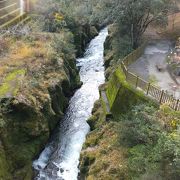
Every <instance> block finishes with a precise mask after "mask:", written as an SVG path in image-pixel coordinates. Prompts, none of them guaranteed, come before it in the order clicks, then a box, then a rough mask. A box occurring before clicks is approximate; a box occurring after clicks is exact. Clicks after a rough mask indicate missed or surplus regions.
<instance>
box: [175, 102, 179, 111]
mask: <svg viewBox="0 0 180 180" xmlns="http://www.w3.org/2000/svg"><path fill="white" fill-rule="evenodd" d="M178 104H179V99H177V102H176V107H175V111H177V110H178Z"/></svg>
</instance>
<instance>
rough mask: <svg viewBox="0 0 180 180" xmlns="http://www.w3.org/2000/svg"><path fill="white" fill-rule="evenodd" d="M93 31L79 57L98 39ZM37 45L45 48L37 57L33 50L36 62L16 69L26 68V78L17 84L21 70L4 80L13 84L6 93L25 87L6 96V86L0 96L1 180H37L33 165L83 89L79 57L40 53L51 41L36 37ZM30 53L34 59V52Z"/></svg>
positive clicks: (83, 39) (35, 42)
mask: <svg viewBox="0 0 180 180" xmlns="http://www.w3.org/2000/svg"><path fill="white" fill-rule="evenodd" d="M91 28H92V29H94V27H91ZM94 31H95V32H97V31H96V30H95V29H94ZM94 31H93V33H90V32H91V31H88V32H86V31H84V29H83V30H82V33H83V35H84V37H82V39H81V40H80V41H76V39H75V46H76V47H77V49H78V50H79V52H81V53H82V52H83V50H84V48H85V46H86V44H87V43H88V41H89V40H90V39H92V38H93V37H94V36H95V35H96V33H94ZM78 37H79V36H78V35H77V37H75V38H78ZM28 38H29V37H27V39H28ZM33 39H35V40H33V43H34V44H33V47H35V46H36V45H37V49H38V48H39V47H40V48H39V50H38V51H37V50H36V48H34V51H35V52H34V51H33V55H34V56H35V57H33V58H32V57H28V58H29V59H28V58H27V60H28V61H27V62H26V61H24V60H23V63H24V64H22V65H20V64H18V65H17V63H16V64H11V65H12V67H13V68H15V69H19V68H23V72H24V73H23V78H22V79H21V80H17V81H15V80H14V79H13V78H15V79H17V78H18V76H17V73H16V70H13V72H10V73H9V74H8V75H7V76H6V78H5V80H7V79H8V80H9V79H10V78H11V81H8V83H7V82H5V83H4V84H5V85H8V86H7V87H9V83H10V85H12V84H14V82H18V85H19V83H20V84H21V85H20V87H18V90H17V89H16V88H15V90H14V91H13V93H10V92H9V91H8V92H4V91H6V90H7V89H6V88H4V87H6V86H0V92H1V91H2V93H0V95H3V96H4V97H1V104H0V110H1V111H0V179H3V180H12V179H13V180H16V179H17V180H30V179H32V177H33V172H32V161H33V160H34V159H35V158H37V156H38V155H39V153H40V152H41V151H42V150H43V148H44V146H45V144H46V143H47V141H48V139H49V138H50V136H51V134H52V132H53V130H54V129H55V128H56V126H57V124H58V123H59V122H60V120H61V118H62V117H63V114H64V111H65V109H66V107H67V106H68V101H69V98H70V97H71V95H72V94H73V92H74V91H75V90H76V89H77V88H78V87H80V86H81V82H80V80H79V75H78V69H77V68H76V61H75V52H73V53H69V54H63V53H62V54H61V55H60V56H59V55H58V56H57V54H53V53H52V54H48V50H45V51H44V52H41V51H42V49H43V47H42V46H43V45H44V44H46V43H48V41H49V39H50V38H49V36H48V35H47V36H46V35H42V36H41V35H37V36H34V35H33ZM87 39H88V41H87ZM31 40H32V37H31ZM82 42H83V46H82V44H81V43H82ZM18 43H20V42H18ZM28 43H29V39H28ZM79 43H80V44H79ZM23 51H24V49H23ZM26 51H27V52H28V53H29V50H27V49H26ZM46 52H47V55H46V56H45V55H44V53H46ZM23 53H24V52H23ZM41 53H42V54H41ZM21 54H22V53H21ZM78 55H79V54H78ZM11 62H12V61H11ZM18 72H19V71H18ZM15 74H16V75H15ZM12 76H13V77H12ZM14 76H15V77H14ZM12 79H13V80H12Z"/></svg>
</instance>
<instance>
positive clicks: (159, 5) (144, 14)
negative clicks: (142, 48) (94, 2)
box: [115, 0, 173, 48]
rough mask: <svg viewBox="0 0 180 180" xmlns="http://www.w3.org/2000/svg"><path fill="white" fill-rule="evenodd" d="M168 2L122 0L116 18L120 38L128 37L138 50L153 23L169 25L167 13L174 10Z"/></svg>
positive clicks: (157, 0)
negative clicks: (145, 33)
mask: <svg viewBox="0 0 180 180" xmlns="http://www.w3.org/2000/svg"><path fill="white" fill-rule="evenodd" d="M172 4H173V3H172V2H170V1H168V0H121V1H119V2H117V8H116V11H115V16H116V17H117V18H116V19H117V23H118V24H119V29H120V36H122V37H123V36H128V38H129V39H130V42H131V46H132V48H137V47H138V46H139V44H140V42H141V38H142V35H143V33H144V32H145V31H146V29H147V27H148V26H149V24H150V23H152V22H157V21H158V22H159V23H160V24H165V23H167V16H166V15H167V13H168V11H169V10H170V9H171V8H172Z"/></svg>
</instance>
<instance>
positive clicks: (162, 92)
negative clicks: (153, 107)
mask: <svg viewBox="0 0 180 180" xmlns="http://www.w3.org/2000/svg"><path fill="white" fill-rule="evenodd" d="M163 95H164V90H162V91H161V96H160V99H159V103H160V104H161V102H162V98H163Z"/></svg>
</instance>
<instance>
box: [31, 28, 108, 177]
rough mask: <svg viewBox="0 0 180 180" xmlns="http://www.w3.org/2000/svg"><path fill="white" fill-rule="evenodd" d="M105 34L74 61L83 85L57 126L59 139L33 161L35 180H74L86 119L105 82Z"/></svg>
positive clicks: (86, 130) (104, 30)
mask: <svg viewBox="0 0 180 180" xmlns="http://www.w3.org/2000/svg"><path fill="white" fill-rule="evenodd" d="M107 35H108V32H107V28H105V29H103V30H102V31H101V32H100V33H99V35H98V36H97V37H96V38H94V39H93V40H92V41H91V42H90V44H89V46H88V48H87V49H86V52H85V54H84V57H82V58H80V59H77V66H78V67H79V68H80V72H79V73H80V79H81V81H82V82H83V85H82V87H81V88H80V89H78V90H77V91H76V93H75V94H74V96H73V97H72V98H71V100H70V103H69V107H68V109H67V111H66V113H65V117H64V118H63V120H62V121H61V123H60V127H59V132H60V133H59V134H58V135H59V136H58V137H56V138H53V139H52V141H50V143H49V144H48V145H47V146H46V148H45V150H44V151H43V152H42V153H41V155H40V157H39V158H38V159H37V160H36V161H34V164H33V165H34V168H35V169H36V170H37V171H38V172H39V173H38V175H37V177H36V178H35V179H38V180H42V179H46V180H60V179H63V180H77V176H78V164H79V156H80V151H81V148H82V144H83V143H84V141H85V136H86V134H87V133H88V131H89V126H88V124H87V123H86V120H87V119H88V118H89V117H90V116H91V111H92V108H93V104H94V102H95V101H96V100H97V99H98V98H99V91H98V87H99V85H100V84H103V83H104V81H105V78H104V67H103V64H104V62H103V50H104V47H103V44H104V41H105V38H106V36H107ZM55 144H57V146H56V145H55Z"/></svg>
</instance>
